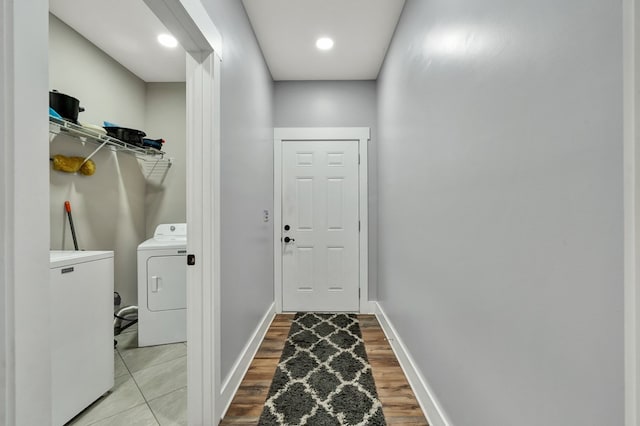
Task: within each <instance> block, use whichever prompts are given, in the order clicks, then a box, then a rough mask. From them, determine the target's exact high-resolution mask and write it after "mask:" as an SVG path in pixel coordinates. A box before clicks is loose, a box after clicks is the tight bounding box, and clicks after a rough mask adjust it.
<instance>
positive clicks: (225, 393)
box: [220, 303, 276, 419]
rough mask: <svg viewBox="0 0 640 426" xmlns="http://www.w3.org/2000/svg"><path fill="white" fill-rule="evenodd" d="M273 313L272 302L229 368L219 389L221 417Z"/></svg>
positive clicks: (262, 337)
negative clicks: (229, 370)
mask: <svg viewBox="0 0 640 426" xmlns="http://www.w3.org/2000/svg"><path fill="white" fill-rule="evenodd" d="M275 315H276V311H275V304H274V303H272V304H271V306H270V307H269V309H268V310H267V312H266V313H265V314H264V317H262V320H261V321H260V323H259V324H258V327H257V328H256V330H255V331H254V332H253V335H252V336H251V338H250V339H249V341H248V342H247V344H246V345H245V347H244V349H243V350H242V352H241V353H240V356H239V357H238V359H237V360H236V362H235V364H234V365H233V368H232V369H231V373H230V374H229V376H228V377H227V379H226V380H225V382H224V383H223V384H222V389H221V390H220V406H221V407H224V409H223V410H222V415H221V416H220V418H221V419H222V418H224V416H225V414H226V413H227V410H228V409H229V405H231V400H232V399H233V396H234V395H235V394H236V392H237V391H238V388H239V387H240V383H242V379H243V378H244V375H245V374H247V370H248V369H249V366H250V365H251V361H252V360H253V357H254V356H256V352H258V348H259V347H260V343H262V340H263V339H264V336H265V335H266V334H267V330H269V326H270V325H271V321H273V318H274V317H275Z"/></svg>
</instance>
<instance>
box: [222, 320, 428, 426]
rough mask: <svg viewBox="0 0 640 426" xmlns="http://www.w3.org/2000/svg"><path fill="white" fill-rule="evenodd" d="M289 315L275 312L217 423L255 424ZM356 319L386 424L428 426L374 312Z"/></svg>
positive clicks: (287, 324) (285, 335)
mask: <svg viewBox="0 0 640 426" xmlns="http://www.w3.org/2000/svg"><path fill="white" fill-rule="evenodd" d="M293 316H294V315H293V314H279V315H276V318H275V319H274V320H273V322H272V323H271V326H270V327H269V330H268V331H267V335H266V336H265V339H264V341H263V342H262V344H261V345H260V348H259V349H258V352H257V354H256V356H255V358H254V359H253V361H252V363H251V365H250V366H249V370H248V371H247V374H246V375H245V377H244V379H243V380H242V383H241V384H240V388H239V389H238V392H237V393H236V395H235V396H234V398H233V401H232V402H231V406H230V407H229V410H227V414H226V415H225V417H224V419H222V421H221V422H220V425H235V426H238V425H241V426H255V425H257V424H258V420H259V418H260V414H262V408H263V404H264V401H265V400H266V399H267V394H268V392H269V386H270V385H271V379H272V378H273V374H274V373H275V371H276V366H277V365H278V361H279V360H280V355H281V353H282V349H283V348H284V343H285V340H287V336H288V334H289V327H290V326H291V320H292V319H293ZM358 319H359V320H360V329H361V331H362V337H363V339H364V344H365V349H366V351H367V356H368V357H369V362H370V364H371V370H372V372H373V377H374V380H375V382H376V388H377V390H378V397H379V398H380V402H381V403H382V411H383V412H384V417H385V419H386V421H387V424H388V425H389V426H400V425H403V426H405V425H406V426H428V423H427V420H426V419H425V417H424V415H423V414H422V410H421V409H420V406H419V405H418V402H417V401H416V398H415V395H414V394H413V391H412V390H411V387H410V386H409V383H408V382H407V379H406V377H405V375H404V373H403V372H402V369H401V368H400V364H399V363H398V360H397V359H396V357H395V355H394V353H393V350H392V349H391V346H389V343H388V342H387V339H386V338H385V335H384V332H383V331H382V328H380V324H379V323H378V320H377V319H376V317H375V316H374V315H358Z"/></svg>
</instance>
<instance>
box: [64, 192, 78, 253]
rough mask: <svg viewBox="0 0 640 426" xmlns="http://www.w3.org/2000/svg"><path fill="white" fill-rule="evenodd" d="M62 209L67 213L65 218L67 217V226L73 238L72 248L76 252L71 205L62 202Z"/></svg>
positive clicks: (76, 245) (76, 244)
mask: <svg viewBox="0 0 640 426" xmlns="http://www.w3.org/2000/svg"><path fill="white" fill-rule="evenodd" d="M64 209H65V210H66V211H67V217H69V226H70V227H71V236H72V237H73V247H75V249H76V251H78V240H77V239H76V228H74V227H73V219H72V218H71V203H70V202H68V201H65V202H64Z"/></svg>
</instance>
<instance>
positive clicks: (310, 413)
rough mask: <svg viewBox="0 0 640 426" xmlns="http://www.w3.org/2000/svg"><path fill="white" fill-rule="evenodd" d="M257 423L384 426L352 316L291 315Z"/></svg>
mask: <svg viewBox="0 0 640 426" xmlns="http://www.w3.org/2000/svg"><path fill="white" fill-rule="evenodd" d="M258 425H259V426H272V425H287V426H293V425H310V426H333V425H336V426H338V425H360V426H365V425H372V426H378V425H379V426H384V425H386V422H385V420H384V415H383V414H382V405H381V404H380V400H378V394H377V392H376V385H375V383H374V381H373V375H372V374H371V366H370V365H369V361H368V359H367V353H366V352H365V349H364V342H363V340H362V334H361V333H360V325H359V323H358V318H357V316H356V315H353V314H317V313H297V314H296V316H295V318H294V319H293V323H292V325H291V329H290V330H289V337H288V338H287V341H286V343H285V347H284V350H283V351H282V357H281V358H280V363H279V364H278V367H277V368H276V373H275V375H274V377H273V381H272V382H271V388H270V389H269V394H268V396H267V401H266V402H265V405H264V410H263V411H262V415H261V416H260V421H259V422H258Z"/></svg>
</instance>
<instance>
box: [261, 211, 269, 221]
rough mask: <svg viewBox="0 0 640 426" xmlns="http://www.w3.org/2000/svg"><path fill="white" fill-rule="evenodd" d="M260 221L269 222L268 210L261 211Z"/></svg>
mask: <svg viewBox="0 0 640 426" xmlns="http://www.w3.org/2000/svg"><path fill="white" fill-rule="evenodd" d="M262 221H263V222H269V210H262Z"/></svg>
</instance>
